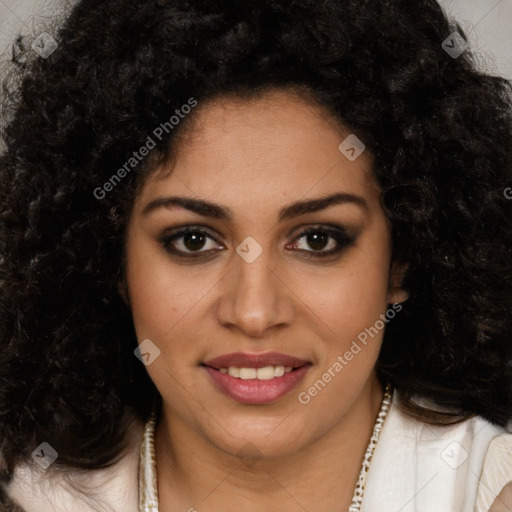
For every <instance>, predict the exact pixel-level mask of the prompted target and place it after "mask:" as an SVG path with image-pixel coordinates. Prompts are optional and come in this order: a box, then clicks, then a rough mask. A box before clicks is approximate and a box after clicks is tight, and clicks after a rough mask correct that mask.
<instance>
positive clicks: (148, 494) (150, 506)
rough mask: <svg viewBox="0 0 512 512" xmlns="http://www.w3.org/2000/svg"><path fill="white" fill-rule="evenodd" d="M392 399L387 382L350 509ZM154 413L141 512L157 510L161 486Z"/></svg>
mask: <svg viewBox="0 0 512 512" xmlns="http://www.w3.org/2000/svg"><path fill="white" fill-rule="evenodd" d="M392 399H393V392H392V386H391V384H390V383H389V382H388V383H387V384H386V389H385V391H384V396H383V398H382V402H381V405H380V410H379V414H378V415H377V420H376V422H375V425H374V426H373V433H372V436H371V438H370V442H369V443H368V446H367V448H366V453H365V455H364V457H363V463H362V465H361V470H360V472H359V477H358V479H357V482H356V486H355V489H354V494H353V496H352V503H351V505H350V507H349V509H348V512H358V511H359V510H361V505H362V503H363V495H364V490H365V486H366V476H367V474H368V470H369V469H370V463H371V461H372V456H373V452H374V451H375V447H376V446H377V441H378V440H379V436H380V432H381V430H382V427H383V425H384V420H385V419H386V416H387V414H388V411H389V408H390V407H391V402H392ZM155 427H156V419H155V413H154V412H153V413H151V416H150V418H149V420H148V421H147V423H146V425H145V426H144V435H143V438H142V444H141V447H140V455H139V512H158V490H157V489H158V487H157V482H156V458H155V443H154V438H155Z"/></svg>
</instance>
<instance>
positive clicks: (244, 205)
mask: <svg viewBox="0 0 512 512" xmlns="http://www.w3.org/2000/svg"><path fill="white" fill-rule="evenodd" d="M194 116H195V117H194V118H193V122H192V123H191V124H190V125H189V126H187V130H186V131H185V132H184V136H183V138H182V139H181V141H180V144H179V147H178V148H177V151H176V158H175V159H174V160H173V162H172V163H169V164H168V165H167V167H165V168H162V169H159V170H158V171H159V172H156V173H154V174H153V175H152V176H151V177H150V178H149V179H147V180H146V182H145V183H144V186H143V187H142V189H141V190H140V193H139V194H138V196H137V198H136V201H135V203H134V206H133V210H132V213H131V217H130V220H129V223H128V226H127V238H126V276H125V278H126V286H127V294H126V300H127V301H129V304H130V307H131V309H132V312H133V317H134V322H135V328H136V332H137V337H138V339H139V343H140V342H141V341H142V340H144V339H146V338H149V339H151V340H152V342H153V343H154V344H155V345H157V346H158V348H159V349H160V351H161V353H160V356H159V357H158V358H156V359H155V360H154V362H152V363H151V364H150V365H149V366H147V371H148V372H149V375H150V377H151V379H152V380H153V382H154V383H155V385H156V387H157V388H158V390H159V392H160V393H161V395H162V399H163V415H162V419H161V421H160V422H159V424H158V426H157V430H156V435H155V450H156V460H157V479H158V492H159V499H160V510H161V511H162V512H175V511H176V512H177V511H186V510H193V508H192V507H195V509H197V510H198V511H200V512H203V511H221V510H222V511H224V512H226V511H228V512H230V511H233V512H235V511H237V512H239V511H240V510H244V511H247V512H253V511H254V512H256V511H257V512H261V511H266V510H269V511H270V510H285V511H290V512H292V511H302V512H303V511H304V510H308V511H319V510H346V509H347V508H348V506H349V505H350V501H351V498H352V493H353V489H354V486H355V483H356V480H357V477H358V474H359V470H360V466H361V461H362V457H363V454H364V452H365V450H366V446H367V444H368V442H369V439H370V436H371V433H372V430H373V425H374V422H375V419H376V415H377V412H378V410H379V407H380V403H381V400H382V396H383V388H382V385H381V383H380V382H379V380H378V379H377V377H376V374H375V369H374V366H375V363H376V360H377V356H378V353H379V349H380V346H381V342H382V335H383V331H379V334H378V335H376V336H375V337H374V338H370V341H369V342H368V344H367V345H366V346H364V347H363V349H362V350H361V351H360V352H359V353H358V354H357V355H355V356H354V358H353V359H352V360H351V361H350V362H349V363H348V364H347V366H345V367H344V368H343V370H342V371H341V372H339V373H337V374H336V377H334V378H333V379H332V380H331V382H329V383H328V385H327V386H325V388H324V389H322V391H321V392H320V393H318V395H317V396H315V397H314V398H312V399H311V401H310V403H308V404H307V405H302V404H301V403H299V401H298V394H299V392H301V391H305V390H307V389H308V388H309V387H310V386H312V385H313V384H314V383H315V382H316V381H317V380H318V379H319V378H321V376H322V374H323V373H324V372H325V371H327V369H328V368H329V367H332V365H333V363H334V362H335V361H336V360H337V357H338V356H340V355H343V354H344V353H345V352H346V351H347V350H348V349H349V347H350V345H351V343H352V341H353V340H355V339H356V338H357V336H358V334H359V333H361V332H362V331H364V329H365V328H367V327H370V326H373V325H374V324H375V322H376V321H377V320H378V319H379V315H381V314H384V313H385V311H386V310H387V309H388V308H389V303H394V302H400V301H402V300H404V298H405V297H404V292H403V291H402V290H400V287H399V283H397V279H398V277H397V276H398V272H397V271H395V270H394V266H393V265H391V226H390V224H389V221H388V220H387V218H386V217H385V215H384V213H383V211H382V209H381V206H380V203H379V194H380V189H379V187H378V185H377V183H376V182H375V180H374V177H373V174H372V167H373V157H372V155H371V154H370V153H369V152H368V151H365V152H363V154H362V155H361V156H360V157H358V158H357V159H356V160H354V161H349V160H348V159H347V158H346V157H345V156H344V155H343V154H342V153H341V152H340V151H339V149H338V146H339V144H340V142H341V141H343V140H344V139H345V137H346V136H347V135H348V134H349V133H350V130H348V129H347V128H346V127H344V126H342V125H340V124H339V123H338V122H337V121H336V120H334V119H333V118H332V117H331V116H330V115H329V114H328V113H327V112H326V111H324V110H323V109H322V108H321V107H320V106H318V105H316V104H314V103H313V102H312V101H307V100H306V99H304V98H301V97H300V96H298V95H297V94H296V93H294V92H292V91H284V90H283V91H280V90H271V91H267V92H266V93H265V94H264V95H262V96H260V97H258V98H252V99H250V100H247V99H245V100H241V99H235V98H230V97H224V98H221V99H217V100H214V101H210V102H208V103H205V104H200V105H198V107H197V108H196V110H195V111H194ZM160 171H163V172H160ZM334 192H344V193H349V194H354V195H357V196H359V197H360V198H362V199H363V200H364V202H365V204H366V207H361V206H358V205H357V204H355V203H344V204H336V205H332V206H330V207H328V208H326V209H324V210H322V211H318V212H314V213H307V214H303V215H301V216H299V217H295V218H291V219H287V220H285V221H282V222H278V212H279V211H280V209H281V208H283V207H284V206H286V205H288V204H289V203H292V202H294V201H298V200H307V199H316V198H320V197H324V196H327V195H331V194H333V193H334ZM171 195H172V196H186V197H193V198H200V199H203V200H208V201H213V202H215V203H217V204H220V205H223V206H225V207H226V208H229V209H230V210H231V211H232V215H233V219H232V220H231V221H227V220H220V219H214V218H208V217H204V216H201V215H199V214H197V213H194V212H191V211H188V210H186V209H184V208H181V207H176V206H172V207H160V208H156V209H154V210H152V211H151V212H150V213H146V214H144V213H143V211H144V208H145V207H146V206H147V205H148V203H150V202H151V201H153V200H155V199H157V198H161V197H167V196H171ZM326 223H330V224H335V225H338V226H342V227H344V228H345V229H346V231H347V232H348V233H349V234H350V235H352V236H353V237H355V241H354V242H353V243H352V244H349V245H347V246H346V247H343V248H342V250H341V251H340V252H339V253H338V254H336V255H334V256H328V257H325V258H323V259H322V258H320V257H316V258H314V257H312V258H308V256H311V254H312V253H313V252H315V247H314V246H313V247H312V245H310V244H309V243H308V238H307V237H306V236H301V237H299V235H301V233H302V232H303V229H304V228H308V227H319V228H321V227H322V226H325V224H326ZM197 225H199V226H201V227H204V228H209V230H210V231H211V232H212V234H213V235H214V236H215V237H216V240H213V239H210V238H206V240H205V242H204V244H203V246H202V247H201V245H198V246H195V251H196V252H198V251H203V255H204V254H207V252H206V251H208V252H209V255H206V256H203V257H202V259H201V258H198V259H195V260H187V259H186V258H185V257H182V258H179V257H177V256H173V255H172V254H170V253H169V252H167V251H166V249H165V247H164V245H163V244H162V241H161V238H162V237H163V236H164V235H165V233H166V230H167V232H168V231H169V230H170V229H172V228H176V227H178V226H179V227H182V226H197ZM319 225H320V226H319ZM248 236H251V237H253V238H254V239H255V240H256V241H257V242H258V243H259V245H260V246H261V248H262V253H261V254H260V255H259V256H258V257H257V258H256V260H255V261H253V262H252V263H247V262H246V261H245V260H244V259H242V258H241V257H240V256H239V255H238V254H237V252H236V248H237V246H238V245H239V244H240V243H241V242H242V241H243V240H244V239H245V238H246V237H248ZM171 245H172V244H171ZM337 246H338V244H337V243H336V241H335V239H332V238H329V239H328V240H327V241H326V242H325V243H324V246H323V247H320V249H318V248H317V249H316V252H317V253H318V252H322V251H323V252H328V251H329V250H330V249H332V248H336V247H337ZM174 247H175V248H178V249H181V250H182V251H184V252H185V253H187V252H188V254H190V252H191V250H190V249H189V247H190V246H186V245H185V243H184V237H181V238H178V239H175V241H174ZM215 248H220V249H222V250H219V251H214V249H215ZM192 250H194V246H192ZM236 351H243V352H250V353H263V352H269V351H277V352H282V353H286V354H290V355H293V356H296V357H299V358H302V359H305V360H308V361H310V362H311V363H312V367H311V368H310V370H309V371H308V373H307V374H306V376H305V378H304V379H303V381H301V382H300V383H299V385H298V386H297V387H296V388H295V389H294V390H293V391H292V392H291V393H289V394H287V395H286V396H284V397H282V398H280V399H278V400H277V401H275V402H273V403H270V404H265V405H244V404H241V403H239V402H237V401H235V400H233V399H231V398H229V397H227V396H225V395H223V394H222V393H221V392H219V391H218V390H217V388H216V387H215V386H214V385H213V384H212V382H211V378H210V376H209V375H208V374H207V373H206V372H205V371H204V369H203V368H202V367H201V363H202V362H204V361H207V360H209V359H211V358H213V357H216V356H219V355H221V354H225V353H229V352H236ZM240 450H243V453H244V454H245V455H246V456H254V458H255V460H253V461H252V462H248V461H247V460H242V459H241V458H240V457H239V456H237V454H238V453H239V452H240Z"/></svg>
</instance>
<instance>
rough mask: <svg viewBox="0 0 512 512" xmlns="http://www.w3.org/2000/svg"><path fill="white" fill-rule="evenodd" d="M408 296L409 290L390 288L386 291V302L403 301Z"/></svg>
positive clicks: (396, 302)
mask: <svg viewBox="0 0 512 512" xmlns="http://www.w3.org/2000/svg"><path fill="white" fill-rule="evenodd" d="M408 298H409V292H408V291H407V290H404V289H403V288H399V287H397V288H390V290H389V291H388V304H398V303H400V302H405V301H406V300H407V299H408Z"/></svg>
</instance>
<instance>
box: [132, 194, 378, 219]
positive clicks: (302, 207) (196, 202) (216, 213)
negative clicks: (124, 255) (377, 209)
mask: <svg viewBox="0 0 512 512" xmlns="http://www.w3.org/2000/svg"><path fill="white" fill-rule="evenodd" d="M337 204H354V205H356V206H358V207H360V208H362V209H363V210H366V211H367V210H368V204H367V202H366V201H365V200H364V199H363V198H362V197H361V196H358V195H356V194H350V193H346V192H338V193H336V194H333V195H330V196H327V197H320V198H317V199H310V200H307V201H295V202H293V203H291V204H289V205H287V206H285V207H284V208H282V209H281V210H280V211H279V216H278V221H279V222H282V221H284V220H288V219H292V218H295V217H298V216H300V215H305V214H307V213H314V212H318V211H320V210H324V209H325V208H328V207H329V206H334V205H337ZM170 206H181V207H182V208H185V209H187V210H190V211H192V212H194V213H197V214H199V215H202V216H203V217H211V218H214V219H220V220H226V221H232V220H233V214H232V212H231V210H230V209H229V208H227V207H225V206H221V205H219V204H215V203H211V202H208V201H204V200H202V199H193V198H190V197H182V196H173V197H161V198H157V199H154V200H153V201H150V202H149V203H148V204H147V205H146V206H145V207H144V209H143V210H142V215H147V214H149V213H151V212H153V211H155V210H156V209H158V208H168V207H170Z"/></svg>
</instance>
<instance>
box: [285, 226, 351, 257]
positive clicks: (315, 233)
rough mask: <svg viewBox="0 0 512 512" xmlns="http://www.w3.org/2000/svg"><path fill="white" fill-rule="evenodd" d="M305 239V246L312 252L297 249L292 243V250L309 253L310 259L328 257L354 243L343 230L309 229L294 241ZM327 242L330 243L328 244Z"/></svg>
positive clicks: (295, 243) (295, 244) (296, 245)
mask: <svg viewBox="0 0 512 512" xmlns="http://www.w3.org/2000/svg"><path fill="white" fill-rule="evenodd" d="M303 238H304V239H305V244H307V245H308V246H309V247H311V248H312V249H313V251H310V250H307V249H302V248H300V247H298V244H297V242H294V243H293V244H292V245H293V248H298V249H300V250H305V251H306V252H311V253H313V254H311V257H316V256H319V257H323V256H330V255H332V254H336V253H338V252H340V251H341V250H342V249H343V248H345V247H347V246H349V245H351V244H353V243H354V241H355V238H354V237H351V236H349V235H348V234H347V233H346V232H345V230H340V229H330V228H310V229H307V230H305V231H303V232H302V233H301V234H300V235H298V236H297V238H296V239H295V240H301V239H303ZM329 240H331V242H330V243H329Z"/></svg>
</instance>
